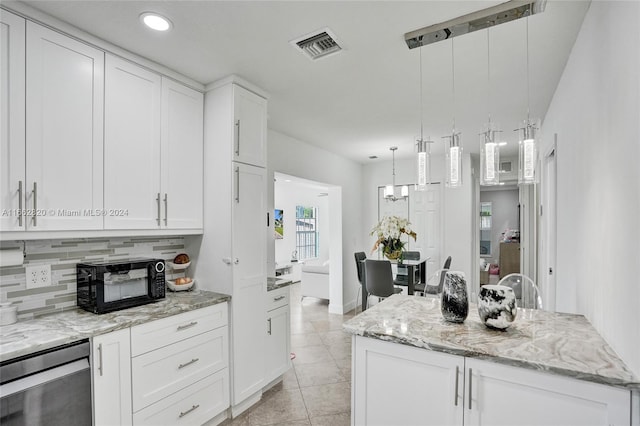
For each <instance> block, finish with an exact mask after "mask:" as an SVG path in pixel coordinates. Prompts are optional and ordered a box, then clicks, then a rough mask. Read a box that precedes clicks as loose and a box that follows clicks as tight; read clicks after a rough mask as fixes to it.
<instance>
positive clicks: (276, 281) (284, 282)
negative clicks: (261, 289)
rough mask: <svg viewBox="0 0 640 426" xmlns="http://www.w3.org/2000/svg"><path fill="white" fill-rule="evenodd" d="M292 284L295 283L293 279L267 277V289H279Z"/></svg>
mask: <svg viewBox="0 0 640 426" xmlns="http://www.w3.org/2000/svg"><path fill="white" fill-rule="evenodd" d="M291 284H293V281H291V280H289V279H281V278H274V277H267V291H272V290H277V289H279V288H282V287H286V286H289V285H291Z"/></svg>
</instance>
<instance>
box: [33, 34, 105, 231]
mask: <svg viewBox="0 0 640 426" xmlns="http://www.w3.org/2000/svg"><path fill="white" fill-rule="evenodd" d="M26 34H27V40H26V129H27V130H26V187H25V188H24V190H25V191H26V193H27V194H28V195H27V196H26V206H25V207H27V208H28V209H33V210H35V211H34V212H31V213H34V214H32V215H30V216H29V217H27V218H26V219H27V228H28V229H32V230H44V231H53V230H91V229H102V227H103V220H102V216H101V215H92V214H89V212H90V211H92V210H93V211H95V210H99V209H102V206H103V204H102V201H103V200H102V184H103V179H102V178H103V174H102V171H103V169H102V160H103V157H102V148H103V101H104V98H103V96H104V86H103V84H104V75H103V70H104V53H103V52H101V51H100V50H97V49H94V48H93V47H91V46H88V45H86V44H84V43H81V42H79V41H76V40H74V39H71V38H69V37H66V36H64V35H62V34H60V33H57V32H55V31H52V30H49V29H47V28H44V27H42V26H40V25H38V24H35V23H33V22H30V21H28V22H27V33H26Z"/></svg>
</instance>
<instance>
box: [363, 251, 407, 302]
mask: <svg viewBox="0 0 640 426" xmlns="http://www.w3.org/2000/svg"><path fill="white" fill-rule="evenodd" d="M364 273H365V277H366V280H365V283H366V288H367V293H369V295H368V296H367V299H368V298H369V296H376V297H378V298H380V299H384V298H386V297H389V296H391V295H394V294H397V293H400V292H402V289H400V288H396V287H395V286H394V285H393V272H392V271H391V262H389V261H388V260H375V259H367V260H365V261H364Z"/></svg>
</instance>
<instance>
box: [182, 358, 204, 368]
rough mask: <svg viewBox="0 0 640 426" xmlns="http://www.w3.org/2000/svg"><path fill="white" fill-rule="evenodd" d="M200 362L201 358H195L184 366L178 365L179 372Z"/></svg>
mask: <svg viewBox="0 0 640 426" xmlns="http://www.w3.org/2000/svg"><path fill="white" fill-rule="evenodd" d="M198 361H200V358H194V359H192V360H191V361H189V362H185V363H184V364H180V365H178V370H179V369H181V368H185V367H186V366H187V365H191V364H193V363H194V362H198Z"/></svg>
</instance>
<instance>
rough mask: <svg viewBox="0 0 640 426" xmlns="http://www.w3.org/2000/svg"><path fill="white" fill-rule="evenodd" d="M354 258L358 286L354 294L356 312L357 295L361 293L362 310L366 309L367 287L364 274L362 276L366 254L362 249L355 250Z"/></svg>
mask: <svg viewBox="0 0 640 426" xmlns="http://www.w3.org/2000/svg"><path fill="white" fill-rule="evenodd" d="M353 256H354V257H355V259H356V272H357V273H358V282H359V283H360V286H359V287H358V293H357V294H356V312H357V309H358V296H360V294H362V310H363V311H364V310H365V309H367V303H366V297H367V289H366V284H365V276H364V261H365V259H366V258H367V255H366V254H365V252H363V251H357V252H355V253H354V254H353Z"/></svg>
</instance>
